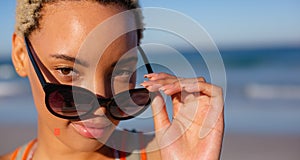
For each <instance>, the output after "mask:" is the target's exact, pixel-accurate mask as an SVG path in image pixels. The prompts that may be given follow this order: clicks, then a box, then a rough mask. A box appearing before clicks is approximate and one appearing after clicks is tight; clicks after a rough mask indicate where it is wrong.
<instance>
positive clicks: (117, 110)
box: [109, 89, 150, 119]
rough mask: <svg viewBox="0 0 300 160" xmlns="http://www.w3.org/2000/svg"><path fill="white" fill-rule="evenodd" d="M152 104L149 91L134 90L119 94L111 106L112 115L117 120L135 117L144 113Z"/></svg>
mask: <svg viewBox="0 0 300 160" xmlns="http://www.w3.org/2000/svg"><path fill="white" fill-rule="evenodd" d="M149 103H150V93H149V91H148V90H147V89H132V90H129V91H126V92H122V93H120V94H117V95H116V96H115V97H114V101H113V102H112V103H111V104H110V107H109V111H110V114H111V115H112V116H113V117H115V118H120V119H122V118H125V119H126V118H129V117H135V116H137V115H139V114H140V113H142V112H143V111H144V110H145V109H146V108H147V105H149Z"/></svg>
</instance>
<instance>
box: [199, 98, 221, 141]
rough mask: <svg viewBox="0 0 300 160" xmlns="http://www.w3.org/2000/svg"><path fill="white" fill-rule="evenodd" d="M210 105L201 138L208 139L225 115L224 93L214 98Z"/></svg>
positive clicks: (200, 133)
mask: <svg viewBox="0 0 300 160" xmlns="http://www.w3.org/2000/svg"><path fill="white" fill-rule="evenodd" d="M210 103H211V105H210V108H209V110H208V112H207V114H206V116H205V118H204V121H203V123H202V126H201V129H200V132H199V136H200V138H204V137H206V136H207V135H208V134H209V133H210V132H211V131H212V130H213V129H214V128H215V127H216V124H217V122H218V120H219V119H220V117H222V115H223V114H222V113H223V109H224V100H223V95H222V93H220V94H219V95H218V96H216V97H214V98H212V99H211V101H210Z"/></svg>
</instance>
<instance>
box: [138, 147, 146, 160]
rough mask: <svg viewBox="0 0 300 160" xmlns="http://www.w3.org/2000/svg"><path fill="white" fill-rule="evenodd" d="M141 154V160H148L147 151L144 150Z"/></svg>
mask: <svg viewBox="0 0 300 160" xmlns="http://www.w3.org/2000/svg"><path fill="white" fill-rule="evenodd" d="M140 154H141V160H147V154H146V151H145V149H142V150H141V153H140Z"/></svg>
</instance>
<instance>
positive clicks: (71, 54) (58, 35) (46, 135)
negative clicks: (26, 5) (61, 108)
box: [27, 1, 137, 151]
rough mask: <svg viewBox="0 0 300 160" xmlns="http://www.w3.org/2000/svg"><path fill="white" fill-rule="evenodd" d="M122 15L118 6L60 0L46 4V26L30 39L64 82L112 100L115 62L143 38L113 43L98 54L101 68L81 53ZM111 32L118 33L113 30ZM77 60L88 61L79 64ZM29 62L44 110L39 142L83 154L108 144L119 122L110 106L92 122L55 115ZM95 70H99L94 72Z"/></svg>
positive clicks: (129, 36)
mask: <svg viewBox="0 0 300 160" xmlns="http://www.w3.org/2000/svg"><path fill="white" fill-rule="evenodd" d="M122 11H124V9H122V8H121V7H118V6H115V5H107V6H104V5H101V4H98V3H97V2H87V1H58V2H56V3H52V4H46V5H45V6H44V8H43V10H42V18H41V20H40V27H39V29H37V30H35V31H33V32H32V34H31V35H30V36H29V39H30V41H31V43H32V46H33V48H34V50H35V52H36V54H37V56H38V57H39V59H40V60H41V62H42V63H43V65H44V66H45V67H46V68H47V69H48V70H49V71H50V72H51V74H52V75H53V76H54V77H55V78H56V79H57V80H58V81H59V83H61V84H70V85H71V84H73V85H74V84H76V85H78V86H80V87H83V88H87V89H89V90H91V91H93V92H94V93H95V94H97V95H99V96H102V97H111V96H112V92H113V91H111V88H112V87H111V74H112V71H113V69H114V64H116V62H117V61H118V59H119V58H120V57H121V56H122V55H123V54H124V53H125V52H127V51H128V50H130V49H132V48H133V47H135V46H136V44H137V34H136V33H135V32H130V33H128V34H126V35H123V36H121V37H119V38H118V39H117V40H115V41H114V42H113V43H111V44H110V45H109V46H108V48H107V49H105V52H104V53H99V54H101V55H97V56H101V58H100V60H99V61H98V63H97V64H96V65H89V61H90V60H91V59H92V58H93V56H95V55H88V54H87V53H85V55H81V56H77V54H78V52H79V50H80V47H81V45H82V44H83V42H84V40H85V39H86V37H87V35H88V34H89V33H90V32H91V31H92V30H93V29H94V28H95V27H96V26H97V25H98V24H100V23H101V22H103V21H104V20H106V19H107V18H109V17H111V16H113V15H115V14H117V13H120V12H122ZM120 23H121V22H120ZM118 25H122V24H118ZM111 29H112V30H111V32H113V26H112V27H111ZM102 34H103V35H101V36H102V40H105V39H106V38H107V39H109V38H110V33H109V32H105V33H102ZM98 43H101V41H100V42H98ZM97 58H98V57H97ZM75 59H76V60H75ZM77 62H84V63H82V64H80V63H78V64H76V65H75V63H77ZM27 64H28V65H27V67H28V77H29V79H30V84H31V87H32V93H33V97H34V102H35V104H36V107H37V111H38V126H39V129H38V138H39V140H41V141H40V143H39V144H40V145H42V143H44V142H45V143H44V144H55V145H53V146H54V147H56V149H64V148H68V149H71V150H77V151H94V150H97V149H99V148H100V147H101V146H103V142H105V141H106V139H107V138H108V137H109V135H110V134H111V133H112V131H113V130H114V126H115V125H117V123H118V122H117V121H115V120H112V119H107V118H106V116H105V113H106V111H105V109H104V107H99V109H97V110H96V111H95V112H94V115H93V117H92V118H90V119H87V120H82V121H69V120H65V119H61V118H58V117H55V116H54V115H52V114H51V113H50V112H49V111H48V110H47V108H46V105H45V94H44V91H43V89H42V87H41V84H40V82H39V80H38V78H37V75H36V72H35V71H34V69H33V67H32V65H31V63H30V61H29V59H27ZM74 65H75V66H76V68H74ZM89 67H93V68H92V69H90V68H89ZM41 70H42V72H43V73H44V77H45V78H46V81H47V82H50V83H51V80H49V79H48V78H47V76H46V75H45V71H43V69H41ZM89 70H90V71H93V72H92V73H88V72H87V71H89ZM88 75H89V76H88ZM91 75H93V76H91ZM86 77H89V78H86ZM91 77H92V78H91ZM52 83H54V82H52ZM94 137H96V138H97V139H98V140H97V139H96V138H94ZM101 142H102V143H101ZM58 144H59V145H58ZM49 147H51V146H49Z"/></svg>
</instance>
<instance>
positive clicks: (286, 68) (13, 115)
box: [0, 48, 300, 134]
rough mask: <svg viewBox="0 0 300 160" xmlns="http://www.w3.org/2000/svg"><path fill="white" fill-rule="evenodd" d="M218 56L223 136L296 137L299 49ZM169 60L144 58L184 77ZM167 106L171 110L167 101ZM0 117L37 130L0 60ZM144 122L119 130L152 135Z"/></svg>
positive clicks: (20, 85)
mask: <svg viewBox="0 0 300 160" xmlns="http://www.w3.org/2000/svg"><path fill="white" fill-rule="evenodd" d="M180 53H182V56H183V57H185V58H186V60H187V62H188V63H190V64H191V66H193V68H194V70H195V72H196V75H197V76H203V75H204V77H206V78H207V79H210V77H209V70H208V69H207V67H205V62H204V61H203V59H202V57H201V54H199V53H196V52H195V51H194V50H190V51H189V50H185V51H180ZM220 53H221V56H222V58H223V61H224V65H225V71H226V77H227V90H226V99H225V122H226V132H230V133H231V132H233V133H252V132H253V133H259V134H269V133H272V134H300V128H299V127H295V126H297V125H298V124H300V116H299V113H300V106H299V104H300V74H297V73H300V63H299V62H298V61H299V60H300V48H275V49H274V48H257V49H255V48H254V49H253V48H252V49H234V50H220ZM171 54H172V53H158V54H157V53H156V54H149V55H148V56H149V59H150V62H151V61H152V60H153V61H156V62H157V60H158V59H159V60H165V59H168V62H169V63H171V64H174V65H173V66H175V67H174V68H172V69H170V70H172V71H174V70H176V73H178V74H179V75H180V73H183V74H185V73H186V70H184V69H183V68H182V67H181V66H180V65H178V60H176V59H175V58H174V56H173V57H172V55H171ZM161 63H162V65H163V63H164V62H161ZM198 68H199V70H197V69H198ZM167 69H168V68H167ZM154 70H155V71H156V72H160V71H165V70H166V67H162V66H159V65H158V66H155V67H154ZM167 104H168V106H170V101H169V99H168V102H167ZM169 109H170V107H169ZM0 113H1V116H0V125H3V126H4V125H11V124H20V123H24V124H36V119H37V118H36V111H35V108H34V104H33V100H32V97H31V91H30V87H29V82H28V80H27V79H26V78H20V77H18V76H17V75H16V73H15V72H14V69H13V68H12V63H11V60H10V58H9V57H6V58H1V60H0ZM143 116H144V117H145V116H146V117H149V116H150V117H151V111H150V110H148V111H146V113H144V114H143V115H142V117H143ZM146 119H147V120H145V119H143V118H136V119H133V120H130V121H127V122H124V124H123V123H122V124H121V128H122V127H124V128H126V129H137V130H141V131H151V130H153V124H152V120H149V119H151V118H146ZM145 124H146V125H145ZM274 124H276V125H274ZM133 126H134V127H133Z"/></svg>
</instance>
